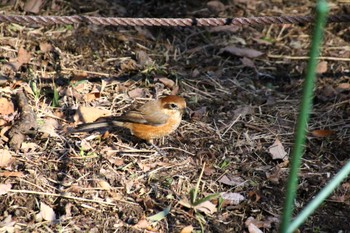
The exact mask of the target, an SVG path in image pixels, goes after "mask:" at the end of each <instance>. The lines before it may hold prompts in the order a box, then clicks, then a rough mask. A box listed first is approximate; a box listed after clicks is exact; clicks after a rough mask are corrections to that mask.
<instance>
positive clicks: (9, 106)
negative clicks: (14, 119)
mask: <svg viewBox="0 0 350 233" xmlns="http://www.w3.org/2000/svg"><path fill="white" fill-rule="evenodd" d="M14 111H15V107H14V105H13V103H12V101H9V100H8V99H6V98H0V115H9V114H11V113H13V112H14Z"/></svg>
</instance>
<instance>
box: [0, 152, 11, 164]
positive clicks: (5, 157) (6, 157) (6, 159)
mask: <svg viewBox="0 0 350 233" xmlns="http://www.w3.org/2000/svg"><path fill="white" fill-rule="evenodd" d="M11 162H12V156H11V154H10V152H9V151H8V150H5V149H1V150H0V167H7V166H8V165H9V164H10V163H11Z"/></svg>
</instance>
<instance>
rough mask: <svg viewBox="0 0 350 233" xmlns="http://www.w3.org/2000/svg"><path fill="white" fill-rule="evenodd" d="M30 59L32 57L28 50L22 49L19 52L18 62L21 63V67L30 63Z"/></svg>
mask: <svg viewBox="0 0 350 233" xmlns="http://www.w3.org/2000/svg"><path fill="white" fill-rule="evenodd" d="M30 58H31V55H30V53H29V52H28V51H27V50H25V49H24V48H22V47H21V48H20V49H19V50H18V57H17V61H18V62H19V64H20V66H21V65H23V64H26V63H28V62H30Z"/></svg>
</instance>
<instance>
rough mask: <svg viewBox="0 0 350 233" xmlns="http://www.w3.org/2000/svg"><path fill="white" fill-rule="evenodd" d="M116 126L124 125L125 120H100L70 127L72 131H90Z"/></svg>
mask: <svg viewBox="0 0 350 233" xmlns="http://www.w3.org/2000/svg"><path fill="white" fill-rule="evenodd" d="M116 127H124V122H120V121H100V122H92V123H85V124H80V125H77V127H75V128H72V129H70V132H72V133H77V132H89V131H94V130H97V131H98V130H103V129H111V128H116Z"/></svg>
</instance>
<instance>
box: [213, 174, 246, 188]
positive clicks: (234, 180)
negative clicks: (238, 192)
mask: <svg viewBox="0 0 350 233" xmlns="http://www.w3.org/2000/svg"><path fill="white" fill-rule="evenodd" d="M219 182H220V183H223V184H227V185H230V186H238V185H241V184H243V183H244V180H243V178H242V177H239V176H235V177H228V176H226V175H224V176H223V177H221V179H220V180H219Z"/></svg>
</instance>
